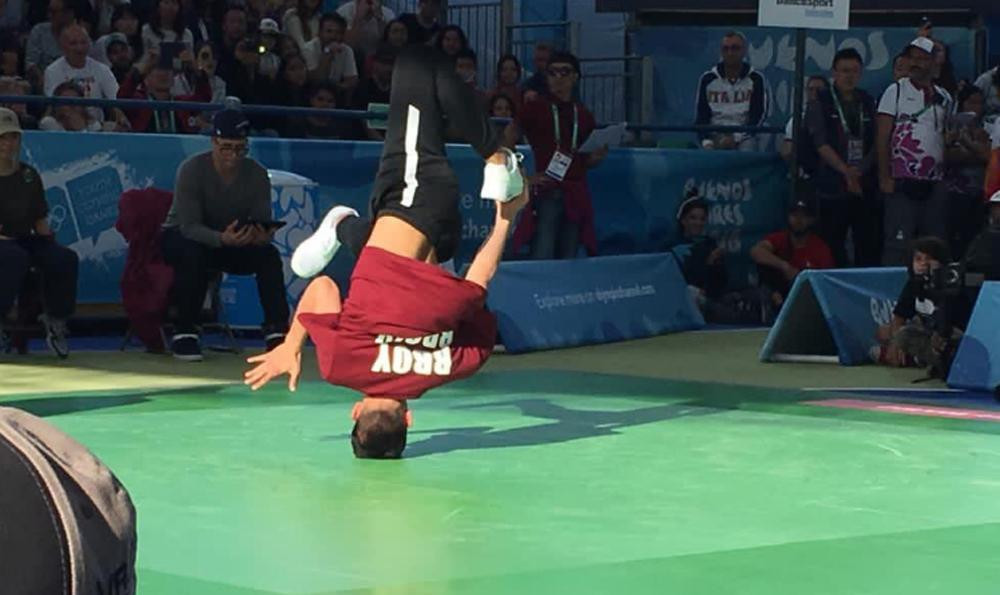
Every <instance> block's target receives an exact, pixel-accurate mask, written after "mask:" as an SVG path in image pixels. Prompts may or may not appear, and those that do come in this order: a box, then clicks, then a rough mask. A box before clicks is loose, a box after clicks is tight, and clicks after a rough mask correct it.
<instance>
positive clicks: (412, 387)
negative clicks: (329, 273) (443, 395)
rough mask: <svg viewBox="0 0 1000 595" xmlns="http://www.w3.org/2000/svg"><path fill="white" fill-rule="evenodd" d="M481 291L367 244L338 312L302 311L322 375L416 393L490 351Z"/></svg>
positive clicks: (387, 393)
mask: <svg viewBox="0 0 1000 595" xmlns="http://www.w3.org/2000/svg"><path fill="white" fill-rule="evenodd" d="M485 301H486V291H485V290H484V289H483V288H482V287H480V286H478V285H476V284H475V283H471V282H469V281H466V280H464V279H459V278H458V277H455V276H453V275H451V274H449V273H447V272H446V271H444V270H442V269H441V268H439V267H437V266H434V265H430V264H427V263H424V262H419V261H416V260H413V259H410V258H404V257H401V256H397V255H395V254H392V253H390V252H386V251H385V250H380V249H378V248H371V247H369V248H365V249H364V250H363V251H362V253H361V257H360V258H359V259H358V263H357V265H356V266H355V268H354V273H353V274H352V275H351V293H350V295H349V296H348V297H347V299H346V300H344V304H343V309H342V311H341V312H340V313H337V314H300V315H299V322H301V323H302V324H303V325H304V326H305V327H306V330H308V331H309V336H310V337H311V338H312V340H313V343H315V344H316V358H317V360H319V369H320V373H321V374H322V375H323V378H325V379H326V380H327V381H328V382H330V383H331V384H336V385H339V386H346V387H347V388H351V389H354V390H356V391H359V392H361V393H363V394H365V395H366V396H369V397H391V398H397V399H415V398H418V397H420V395H422V394H423V393H424V392H425V391H427V390H429V389H432V388H434V387H436V386H440V385H442V384H445V383H448V382H451V381H453V380H458V379H460V378H465V377H468V376H471V375H472V374H473V373H474V372H475V371H476V370H478V369H479V368H480V367H482V365H483V364H484V363H485V362H486V360H487V358H489V356H490V354H491V353H492V352H493V344H494V342H495V340H496V332H497V331H496V328H497V327H496V318H494V316H493V315H492V314H490V313H489V312H487V311H486V309H485V308H484V303H485Z"/></svg>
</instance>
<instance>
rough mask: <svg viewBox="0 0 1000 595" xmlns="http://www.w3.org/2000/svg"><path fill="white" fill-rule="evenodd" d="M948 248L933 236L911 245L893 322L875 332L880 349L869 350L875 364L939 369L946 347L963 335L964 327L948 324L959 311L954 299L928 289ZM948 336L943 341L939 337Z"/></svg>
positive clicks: (944, 260) (947, 256) (943, 262)
mask: <svg viewBox="0 0 1000 595" xmlns="http://www.w3.org/2000/svg"><path fill="white" fill-rule="evenodd" d="M950 260H951V259H950V258H949V253H948V245H947V244H946V243H945V242H944V241H943V240H941V239H939V238H935V237H932V236H928V237H923V238H919V239H917V240H916V241H915V242H914V243H913V254H912V257H911V260H910V266H909V267H908V268H909V279H908V280H907V282H906V285H905V286H904V287H903V291H902V292H901V293H900V294H899V298H898V299H897V300H896V307H895V308H894V309H893V311H892V321H891V322H890V323H889V324H887V325H883V326H880V327H879V328H878V331H877V332H876V339H877V340H878V342H879V345H878V346H876V347H875V348H873V349H872V353H871V355H872V359H873V360H874V361H875V362H876V363H880V364H885V365H889V366H896V367H916V368H934V369H937V368H940V367H942V365H943V364H944V362H943V361H942V356H943V355H945V353H944V351H945V349H944V348H945V347H946V344H947V343H949V342H951V341H952V340H955V339H957V338H959V337H961V335H962V328H964V325H962V326H958V325H955V324H954V323H953V322H951V321H948V320H947V318H948V315H949V314H953V313H954V312H956V311H958V310H960V309H962V304H961V303H959V301H958V299H957V298H955V297H946V296H944V295H941V294H939V293H937V292H935V291H933V290H932V289H931V288H930V287H928V285H929V284H928V281H927V280H928V278H929V276H931V275H933V274H934V271H937V270H939V269H940V268H941V267H942V266H944V265H945V264H947V263H948V262H950ZM942 332H947V333H948V336H947V337H945V336H943V335H942V334H941V333H942Z"/></svg>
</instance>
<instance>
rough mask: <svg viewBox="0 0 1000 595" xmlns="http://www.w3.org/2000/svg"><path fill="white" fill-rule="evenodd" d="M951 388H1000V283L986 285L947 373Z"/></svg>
mask: <svg viewBox="0 0 1000 595" xmlns="http://www.w3.org/2000/svg"><path fill="white" fill-rule="evenodd" d="M948 386H951V387H953V388H964V389H967V390H979V391H987V392H993V391H994V390H995V389H996V388H997V387H998V386H1000V283H998V282H992V283H986V284H984V285H983V289H982V291H980V292H979V299H978V300H976V307H975V309H974V310H973V311H972V318H971V319H969V326H968V328H966V330H965V336H964V337H962V342H961V343H960V344H959V346H958V352H957V353H956V354H955V361H954V362H953V363H952V366H951V372H950V373H949V374H948Z"/></svg>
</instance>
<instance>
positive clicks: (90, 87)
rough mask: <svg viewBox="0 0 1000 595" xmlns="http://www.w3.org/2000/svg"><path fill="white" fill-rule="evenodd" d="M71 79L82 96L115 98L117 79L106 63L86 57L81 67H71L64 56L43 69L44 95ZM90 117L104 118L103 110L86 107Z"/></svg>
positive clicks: (49, 93) (49, 95)
mask: <svg viewBox="0 0 1000 595" xmlns="http://www.w3.org/2000/svg"><path fill="white" fill-rule="evenodd" d="M66 81H73V82H75V83H76V84H77V85H79V86H80V88H82V89H83V95H84V97H89V98H91V99H117V98H118V81H117V80H115V75H114V74H113V73H112V72H111V69H110V68H108V67H107V66H106V65H104V64H101V63H100V62H98V61H97V60H94V59H93V58H91V57H89V56H88V57H87V61H86V63H84V65H83V68H73V67H72V66H70V64H69V62H67V61H66V58H65V57H63V58H59V59H58V60H56V61H55V62H53V63H52V64H49V67H48V68H46V69H45V95H46V96H47V97H51V96H52V95H53V93H54V92H55V90H56V87H58V86H59V85H61V84H63V83H65V82H66ZM87 111H88V112H90V114H91V117H93V118H94V119H96V120H98V121H101V120H104V111H103V110H102V109H101V108H99V107H90V108H87Z"/></svg>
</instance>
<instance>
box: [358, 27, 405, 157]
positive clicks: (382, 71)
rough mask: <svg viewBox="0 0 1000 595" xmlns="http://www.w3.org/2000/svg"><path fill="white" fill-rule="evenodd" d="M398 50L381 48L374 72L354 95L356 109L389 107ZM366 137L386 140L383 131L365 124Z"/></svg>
mask: <svg viewBox="0 0 1000 595" xmlns="http://www.w3.org/2000/svg"><path fill="white" fill-rule="evenodd" d="M396 53H397V50H396V48H394V47H392V46H388V45H382V46H379V49H378V51H377V52H375V60H374V62H372V71H371V73H370V74H369V75H368V77H366V79H365V82H364V83H362V84H361V85H360V86H359V87H358V89H357V92H356V93H355V94H354V109H357V110H362V111H369V109H370V107H371V106H372V105H373V104H378V105H386V106H387V105H389V92H390V90H391V88H392V69H393V66H394V65H395V63H396ZM365 136H366V137H367V138H368V139H369V140H376V141H380V140H385V134H384V133H383V131H382V130H375V129H373V128H371V127H370V126H368V125H367V123H366V124H365Z"/></svg>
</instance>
